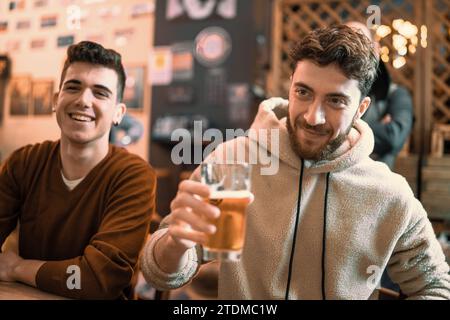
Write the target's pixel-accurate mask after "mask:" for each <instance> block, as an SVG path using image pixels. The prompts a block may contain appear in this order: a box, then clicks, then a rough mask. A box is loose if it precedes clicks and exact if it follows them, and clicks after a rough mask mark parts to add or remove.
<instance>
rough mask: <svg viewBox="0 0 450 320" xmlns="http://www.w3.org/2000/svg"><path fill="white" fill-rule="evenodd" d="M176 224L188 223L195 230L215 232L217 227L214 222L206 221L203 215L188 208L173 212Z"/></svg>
mask: <svg viewBox="0 0 450 320" xmlns="http://www.w3.org/2000/svg"><path fill="white" fill-rule="evenodd" d="M172 214H173V219H174V223H175V224H179V222H180V221H181V222H182V223H186V224H188V225H189V226H190V228H191V229H192V230H194V231H199V232H205V233H208V234H213V233H215V232H216V227H215V226H214V225H213V224H210V223H208V222H207V221H205V220H204V219H203V218H202V217H201V216H199V215H198V214H195V213H194V212H192V211H191V210H188V209H186V208H180V209H177V210H175V211H173V212H172Z"/></svg>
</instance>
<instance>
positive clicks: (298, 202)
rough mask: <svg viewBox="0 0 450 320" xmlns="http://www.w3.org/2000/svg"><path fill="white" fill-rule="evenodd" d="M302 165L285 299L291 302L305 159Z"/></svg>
mask: <svg viewBox="0 0 450 320" xmlns="http://www.w3.org/2000/svg"><path fill="white" fill-rule="evenodd" d="M301 161H302V165H301V170H300V179H299V180H298V197H297V215H296V216H295V227H294V239H293V240H292V248H291V257H290V259H289V271H288V280H287V287H286V295H285V297H284V299H285V300H289V289H290V287H291V276H292V264H293V262H294V253H295V242H296V239H297V229H298V228H297V227H298V220H299V217H300V202H301V199H302V182H303V167H304V164H303V159H301Z"/></svg>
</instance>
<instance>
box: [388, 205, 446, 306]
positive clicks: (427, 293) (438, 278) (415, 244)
mask: <svg viewBox="0 0 450 320" xmlns="http://www.w3.org/2000/svg"><path fill="white" fill-rule="evenodd" d="M409 225H410V227H409V228H408V230H407V231H406V232H405V233H404V234H403V235H402V236H401V237H400V239H399V240H398V242H397V245H396V247H395V249H394V253H393V255H392V257H391V259H390V260H389V263H388V274H389V276H390V277H391V278H392V280H393V281H394V282H395V283H398V284H399V286H400V288H401V290H402V292H403V293H404V294H405V295H406V296H407V297H408V299H450V275H449V266H448V264H447V262H446V261H445V256H444V254H443V252H442V248H441V246H440V244H439V242H438V241H437V239H436V236H435V234H434V231H433V227H432V226H431V223H430V221H429V220H428V218H427V215H426V212H425V210H424V209H423V207H422V205H421V204H420V203H419V202H418V201H417V200H415V214H414V215H413V218H412V221H411V223H410V224H409Z"/></svg>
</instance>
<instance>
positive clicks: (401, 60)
mask: <svg viewBox="0 0 450 320" xmlns="http://www.w3.org/2000/svg"><path fill="white" fill-rule="evenodd" d="M405 64H406V59H405V57H397V58H395V59H394V60H393V61H392V65H393V66H394V68H395V69H400V68H401V67H403V66H404V65H405Z"/></svg>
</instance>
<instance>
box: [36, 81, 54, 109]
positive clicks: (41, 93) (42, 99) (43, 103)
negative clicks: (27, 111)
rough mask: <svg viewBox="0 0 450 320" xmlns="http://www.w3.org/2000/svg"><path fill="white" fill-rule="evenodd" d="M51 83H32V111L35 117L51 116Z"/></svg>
mask: <svg viewBox="0 0 450 320" xmlns="http://www.w3.org/2000/svg"><path fill="white" fill-rule="evenodd" d="M52 96H53V81H51V80H37V81H33V89H32V106H33V108H32V110H33V114H35V115H43V114H44V115H45V114H46V115H48V114H52Z"/></svg>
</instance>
